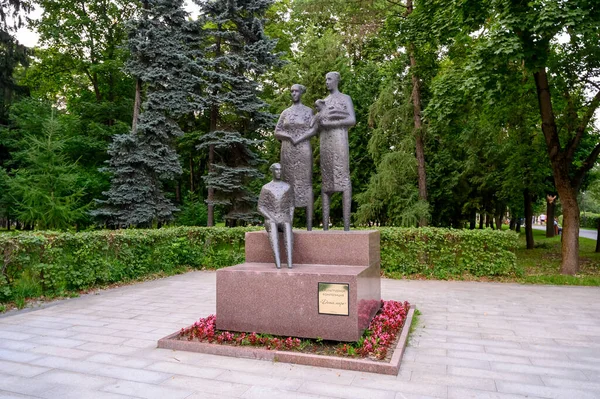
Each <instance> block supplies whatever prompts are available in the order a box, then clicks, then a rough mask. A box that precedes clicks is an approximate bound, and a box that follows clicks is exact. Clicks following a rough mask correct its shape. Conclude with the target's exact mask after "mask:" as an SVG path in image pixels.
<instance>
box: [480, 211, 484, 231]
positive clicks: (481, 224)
mask: <svg viewBox="0 0 600 399" xmlns="http://www.w3.org/2000/svg"><path fill="white" fill-rule="evenodd" d="M484 217H485V216H484V214H483V213H480V214H479V230H483V218H484Z"/></svg>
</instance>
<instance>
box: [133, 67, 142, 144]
mask: <svg viewBox="0 0 600 399" xmlns="http://www.w3.org/2000/svg"><path fill="white" fill-rule="evenodd" d="M141 106H142V80H141V79H137V80H136V83H135V101H134V103H133V122H132V123H131V134H135V133H136V132H137V124H138V119H139V118H140V108H141Z"/></svg>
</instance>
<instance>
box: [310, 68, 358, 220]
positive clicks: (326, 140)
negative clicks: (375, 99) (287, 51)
mask: <svg viewBox="0 0 600 399" xmlns="http://www.w3.org/2000/svg"><path fill="white" fill-rule="evenodd" d="M325 83H326V85H327V90H329V96H327V98H326V99H324V100H317V102H316V103H315V106H316V108H317V111H318V113H317V115H316V116H315V119H314V123H316V124H318V127H319V137H320V143H321V176H322V180H323V183H322V186H321V187H322V188H321V195H322V196H323V230H328V229H329V207H330V204H331V195H332V194H333V193H336V192H342V193H343V197H342V200H343V207H344V230H345V231H348V230H350V207H351V203H352V183H351V182H350V165H349V163H350V152H349V144H348V129H349V128H350V127H352V126H354V125H355V124H356V116H355V115H354V105H352V99H351V98H350V96H348V95H346V94H342V93H341V92H340V91H339V89H338V85H339V83H340V74H339V73H338V72H329V73H328V74H327V75H325Z"/></svg>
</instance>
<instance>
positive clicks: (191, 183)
mask: <svg viewBox="0 0 600 399" xmlns="http://www.w3.org/2000/svg"><path fill="white" fill-rule="evenodd" d="M194 191H195V189H194V156H193V155H190V192H191V193H193V192H194Z"/></svg>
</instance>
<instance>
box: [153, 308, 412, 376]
mask: <svg viewBox="0 0 600 399" xmlns="http://www.w3.org/2000/svg"><path fill="white" fill-rule="evenodd" d="M413 315H414V307H412V306H411V309H410V310H409V312H408V315H407V317H406V322H405V323H404V326H403V327H402V332H401V333H400V337H399V338H398V343H397V344H396V347H395V348H394V349H393V354H392V358H391V360H390V361H389V362H385V361H375V360H370V359H355V358H348V357H335V356H321V355H315V354H307V353H301V352H287V351H271V350H267V349H258V348H253V347H248V346H228V345H220V344H209V343H205V342H197V341H187V340H179V339H177V337H178V336H179V332H176V333H174V334H171V335H169V336H167V337H165V338H162V339H161V340H159V341H158V348H162V349H172V350H181V351H188V352H198V353H207V354H211V355H220V356H230V357H241V358H249V359H257V360H270V361H275V362H284V363H292V364H303V365H308V366H315V367H327V368H337V369H342V370H354V371H364V372H368V373H378V374H389V375H397V374H398V371H399V370H400V363H401V361H402V356H403V355H404V349H405V348H406V342H407V339H408V333H409V331H410V326H411V323H412V319H413ZM390 352H391V351H390Z"/></svg>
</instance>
